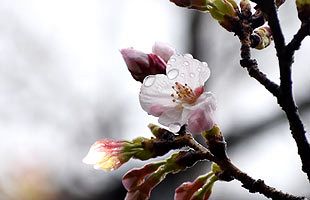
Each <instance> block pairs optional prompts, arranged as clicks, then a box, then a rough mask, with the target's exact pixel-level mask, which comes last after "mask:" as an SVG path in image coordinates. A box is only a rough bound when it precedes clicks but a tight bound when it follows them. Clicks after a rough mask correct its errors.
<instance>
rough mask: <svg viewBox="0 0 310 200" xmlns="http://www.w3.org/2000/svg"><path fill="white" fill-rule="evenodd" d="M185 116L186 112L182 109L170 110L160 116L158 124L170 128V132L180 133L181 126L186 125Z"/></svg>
mask: <svg viewBox="0 0 310 200" xmlns="http://www.w3.org/2000/svg"><path fill="white" fill-rule="evenodd" d="M183 114H184V112H183V108H182V107H174V108H170V109H167V110H166V111H165V112H163V113H162V114H161V115H160V116H159V118H158V122H159V123H160V124H162V125H164V126H167V127H169V129H170V131H172V132H178V131H179V130H180V128H181V126H182V125H184V124H185V123H186V118H185V117H184V116H183Z"/></svg>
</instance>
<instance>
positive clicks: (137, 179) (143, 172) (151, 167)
mask: <svg viewBox="0 0 310 200" xmlns="http://www.w3.org/2000/svg"><path fill="white" fill-rule="evenodd" d="M164 163H165V162H158V163H150V164H147V165H144V166H143V167H142V168H135V169H132V170H130V171H128V172H127V173H126V174H125V175H124V176H123V178H122V183H123V185H124V187H125V188H126V190H127V191H130V190H132V189H134V188H135V187H137V186H138V185H141V184H142V183H143V182H144V178H145V177H146V176H148V175H149V174H151V173H153V172H155V171H156V170H157V169H158V168H159V167H160V166H161V165H163V164H164Z"/></svg>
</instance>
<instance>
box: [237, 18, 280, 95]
mask: <svg viewBox="0 0 310 200" xmlns="http://www.w3.org/2000/svg"><path fill="white" fill-rule="evenodd" d="M241 27H242V28H241V29H240V30H241V31H240V32H239V33H236V34H237V35H238V37H239V39H240V42H241V49H240V50H241V60H240V65H241V66H242V67H244V68H246V69H247V71H248V73H249V75H250V76H251V77H253V78H254V79H256V80H257V81H258V82H259V83H260V84H262V85H263V86H264V87H265V88H266V89H267V90H268V91H269V92H270V93H271V94H272V95H274V96H276V97H277V96H278V94H279V85H277V84H276V83H274V82H273V81H271V80H270V79H269V78H268V77H267V76H266V74H264V73H263V72H261V71H260V70H259V68H258V65H257V61H256V60H255V59H251V51H250V47H251V40H250V35H251V33H252V28H251V26H250V23H249V21H247V20H243V22H242V23H241Z"/></svg>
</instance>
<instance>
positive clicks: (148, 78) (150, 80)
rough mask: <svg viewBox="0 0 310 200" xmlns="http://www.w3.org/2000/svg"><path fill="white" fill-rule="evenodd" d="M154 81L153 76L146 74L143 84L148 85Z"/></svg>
mask: <svg viewBox="0 0 310 200" xmlns="http://www.w3.org/2000/svg"><path fill="white" fill-rule="evenodd" d="M154 83H155V76H147V77H145V79H144V81H143V85H145V86H146V87H150V86H152V85H153V84H154Z"/></svg>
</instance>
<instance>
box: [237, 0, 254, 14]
mask: <svg viewBox="0 0 310 200" xmlns="http://www.w3.org/2000/svg"><path fill="white" fill-rule="evenodd" d="M240 8H241V12H242V14H243V15H244V16H246V17H249V16H251V14H252V12H251V4H250V1H249V0H241V1H240Z"/></svg>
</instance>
